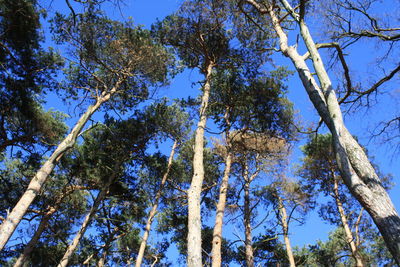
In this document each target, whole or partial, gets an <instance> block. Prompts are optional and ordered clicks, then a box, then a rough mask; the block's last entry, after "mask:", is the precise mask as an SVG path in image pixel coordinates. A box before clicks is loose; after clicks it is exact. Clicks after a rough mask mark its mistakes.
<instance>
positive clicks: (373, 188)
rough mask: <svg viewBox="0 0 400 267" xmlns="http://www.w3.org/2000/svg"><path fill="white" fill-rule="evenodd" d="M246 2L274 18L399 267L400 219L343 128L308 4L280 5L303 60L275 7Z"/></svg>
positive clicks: (350, 183)
mask: <svg viewBox="0 0 400 267" xmlns="http://www.w3.org/2000/svg"><path fill="white" fill-rule="evenodd" d="M246 2H247V3H249V4H251V5H253V6H254V7H255V8H256V9H258V10H259V11H260V12H261V13H264V14H268V15H269V16H270V17H271V19H272V25H273V28H274V29H275V31H276V33H277V35H278V38H279V44H280V49H281V52H282V53H283V55H285V56H287V57H289V58H290V59H291V61H292V63H293V65H294V66H295V68H296V70H297V72H298V74H299V76H300V79H301V81H302V83H303V86H304V88H305V89H306V91H307V94H308V96H309V98H310V100H311V102H312V103H313V105H314V107H315V108H316V110H317V112H318V114H319V115H320V116H321V118H322V120H323V121H324V123H325V124H326V125H327V127H328V128H329V130H330V132H331V134H332V138H333V147H334V148H335V152H336V159H337V162H338V165H339V169H340V172H341V174H342V179H343V181H344V183H345V184H346V185H347V187H348V188H349V190H350V192H351V193H352V195H353V196H354V197H356V198H357V200H358V201H359V202H360V204H361V206H363V207H364V208H365V210H366V211H367V212H368V213H369V214H370V215H371V217H372V219H373V220H374V222H375V224H376V226H377V227H378V229H379V231H380V233H381V234H382V236H383V238H384V240H385V242H386V245H387V247H388V249H389V250H390V252H391V253H392V256H393V258H394V259H395V260H396V262H397V264H400V217H399V215H398V213H397V211H396V209H395V207H394V205H393V203H392V201H391V199H390V197H389V195H388V194H387V192H386V190H385V188H384V187H383V185H382V183H381V181H380V179H379V177H378V175H377V174H376V172H375V169H374V168H373V166H372V164H371V162H370V161H369V159H368V157H367V155H366V154H365V151H364V150H363V148H362V147H361V146H360V145H359V144H358V142H357V140H355V139H354V137H353V136H352V135H351V134H350V132H349V131H348V129H347V128H346V126H345V124H344V121H343V115H342V112H341V109H340V106H339V102H338V99H337V97H336V94H335V91H334V89H333V87H332V82H331V80H330V78H329V75H328V73H327V72H326V69H325V66H324V63H323V61H322V58H321V56H320V54H319V52H318V48H317V45H316V44H315V42H314V40H313V39H312V36H311V34H310V32H309V29H308V27H307V25H306V23H305V21H304V17H303V16H304V13H305V12H304V9H305V2H306V1H304V0H301V1H300V6H299V9H300V12H299V14H297V13H296V12H295V11H294V10H293V8H292V7H291V6H290V4H289V2H287V1H286V0H281V1H280V2H281V3H282V5H283V7H284V8H285V9H286V10H287V12H288V13H289V15H290V16H291V17H292V18H293V19H294V20H295V22H296V23H297V24H298V25H299V27H300V34H301V36H302V39H303V41H304V43H305V45H306V47H307V50H308V53H307V54H306V55H304V56H302V55H300V54H299V53H298V51H297V49H296V46H289V45H288V37H287V35H286V33H285V32H284V30H283V28H282V26H281V25H280V23H281V20H280V19H279V18H278V16H277V14H276V13H275V10H274V7H272V6H271V5H269V6H267V7H266V8H264V6H261V5H260V4H259V3H257V2H256V1H254V0H246ZM308 57H310V58H311V60H312V63H313V67H314V70H315V72H316V75H317V77H318V80H319V83H320V85H318V83H317V82H316V80H315V79H314V76H313V75H312V71H310V69H309V67H308V66H307V64H306V62H305V60H306V59H307V58H308Z"/></svg>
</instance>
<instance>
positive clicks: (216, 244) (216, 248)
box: [211, 107, 233, 267]
mask: <svg viewBox="0 0 400 267" xmlns="http://www.w3.org/2000/svg"><path fill="white" fill-rule="evenodd" d="M230 110H231V109H230V107H227V108H226V110H225V115H224V118H225V122H226V125H227V126H226V130H225V138H226V146H225V148H226V157H225V170H224V176H223V177H222V181H221V187H220V189H219V198H218V203H217V207H216V214H215V224H214V229H213V240H212V249H211V257H212V263H211V264H212V267H220V266H221V264H222V255H221V247H222V226H223V220H224V212H225V206H226V195H227V192H228V187H229V176H230V173H231V165H232V157H233V155H232V151H231V149H232V147H231V139H230V138H231V137H230V135H229V133H230V129H231V122H230V120H229V115H230V114H229V113H230Z"/></svg>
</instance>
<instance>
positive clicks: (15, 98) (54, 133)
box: [0, 0, 66, 153]
mask: <svg viewBox="0 0 400 267" xmlns="http://www.w3.org/2000/svg"><path fill="white" fill-rule="evenodd" d="M0 10H1V15H0V31H1V32H2V34H1V37H0V51H1V53H0V54H1V55H0V63H1V66H2V67H1V69H0V73H1V79H0V102H1V103H2V109H1V111H0V153H4V152H5V151H6V149H7V148H9V147H17V148H18V149H21V150H23V151H25V152H29V151H32V152H33V151H34V148H36V146H35V145H37V144H40V145H42V146H46V147H50V146H52V145H54V144H55V143H56V142H58V141H59V138H60V136H62V135H63V134H64V133H65V131H66V127H65V125H64V124H63V123H62V122H61V120H60V119H61V118H62V117H61V116H60V115H59V114H58V113H57V112H54V111H47V112H46V111H45V110H43V107H42V102H43V101H41V98H42V96H43V95H44V93H45V89H46V88H52V87H54V86H55V80H54V76H55V73H56V72H57V70H59V69H60V68H61V67H62V65H63V61H62V59H61V58H60V56H59V55H57V54H56V53H55V52H54V51H52V50H49V51H46V50H45V49H43V48H42V47H41V44H40V42H41V40H42V38H43V36H42V35H41V33H40V27H41V25H40V22H39V20H40V17H41V15H42V13H41V12H40V11H39V10H38V6H37V1H34V0H32V1H26V0H18V1H8V0H3V1H1V2H0Z"/></svg>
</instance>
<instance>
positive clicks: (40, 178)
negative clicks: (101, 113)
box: [0, 88, 116, 251]
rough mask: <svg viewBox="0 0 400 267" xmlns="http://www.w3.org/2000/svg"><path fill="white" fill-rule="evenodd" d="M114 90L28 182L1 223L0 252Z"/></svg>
mask: <svg viewBox="0 0 400 267" xmlns="http://www.w3.org/2000/svg"><path fill="white" fill-rule="evenodd" d="M115 90H116V89H115V88H113V89H112V90H111V93H107V94H105V95H103V96H101V97H100V98H99V99H98V100H97V101H96V103H95V104H94V105H93V106H89V107H88V109H87V110H86V112H85V113H84V114H83V115H82V116H81V117H80V119H79V120H78V122H77V123H76V124H75V127H74V128H73V129H72V130H71V132H70V133H69V134H68V135H67V137H66V138H65V139H64V140H63V141H62V142H61V143H60V144H59V145H58V147H57V148H56V150H55V151H54V152H53V154H52V155H51V156H50V157H49V159H48V160H46V162H45V163H44V164H43V165H42V167H41V168H40V169H39V171H38V172H37V173H36V175H35V177H33V179H32V180H31V181H30V183H29V185H28V188H27V189H26V191H25V193H24V194H23V195H22V196H21V198H20V200H19V201H18V203H17V204H16V205H15V207H14V208H13V210H12V211H11V212H10V214H8V216H7V218H6V219H5V220H4V221H3V223H2V224H1V226H0V251H1V250H2V249H3V248H4V246H5V245H6V243H7V242H8V240H9V239H10V237H11V236H12V234H13V233H14V231H15V229H16V228H17V226H18V224H19V223H20V222H21V220H22V217H23V216H24V215H25V213H26V212H27V210H28V208H29V206H30V205H31V204H32V202H33V200H34V199H35V197H36V196H37V195H38V194H39V192H40V190H41V189H42V186H43V185H44V183H45V182H46V180H47V178H48V177H49V175H50V173H51V172H52V171H53V169H54V167H55V166H56V164H57V162H58V161H59V160H60V159H61V157H62V156H63V155H64V154H65V152H67V151H68V150H69V149H70V148H72V147H73V146H74V145H75V142H76V139H77V138H78V136H79V133H80V132H81V131H82V129H83V127H84V126H85V124H86V123H87V122H88V120H89V119H90V117H91V116H92V115H93V113H95V112H96V110H97V109H98V108H99V107H100V105H101V104H102V103H104V102H106V101H107V100H109V99H110V97H111V95H112V93H113V92H115Z"/></svg>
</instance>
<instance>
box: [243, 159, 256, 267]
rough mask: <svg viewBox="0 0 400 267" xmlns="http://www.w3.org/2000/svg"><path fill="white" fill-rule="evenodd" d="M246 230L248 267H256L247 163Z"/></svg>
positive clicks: (244, 176)
mask: <svg viewBox="0 0 400 267" xmlns="http://www.w3.org/2000/svg"><path fill="white" fill-rule="evenodd" d="M243 178H244V180H245V184H244V229H245V249H246V266H247V267H254V256H253V238H252V235H251V207H250V205H251V201H250V177H249V171H248V166H247V163H245V166H244V174H243Z"/></svg>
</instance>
